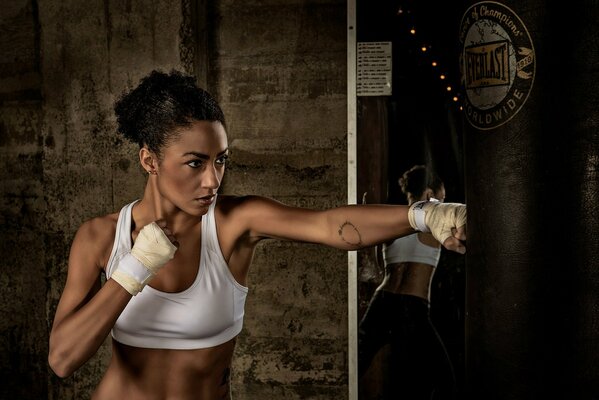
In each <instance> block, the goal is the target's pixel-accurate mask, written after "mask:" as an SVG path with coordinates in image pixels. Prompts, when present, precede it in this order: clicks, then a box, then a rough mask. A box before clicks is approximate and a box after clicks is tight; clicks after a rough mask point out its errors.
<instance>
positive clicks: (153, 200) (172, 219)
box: [139, 175, 201, 233]
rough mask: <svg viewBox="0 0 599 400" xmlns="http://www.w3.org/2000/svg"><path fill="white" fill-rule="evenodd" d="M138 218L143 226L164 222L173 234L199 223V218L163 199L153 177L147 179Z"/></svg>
mask: <svg viewBox="0 0 599 400" xmlns="http://www.w3.org/2000/svg"><path fill="white" fill-rule="evenodd" d="M139 217H140V221H143V222H144V225H145V224H147V223H150V222H152V221H157V220H164V221H166V224H167V226H168V227H169V229H170V230H171V231H172V232H173V233H177V232H184V231H187V230H188V229H190V228H192V227H193V226H195V225H196V224H197V223H198V222H200V221H201V218H197V217H195V216H192V215H189V214H187V213H185V212H184V211H182V210H181V209H179V208H177V207H176V206H175V205H174V204H173V203H171V202H170V201H169V200H167V199H165V198H164V197H163V196H162V195H161V194H160V191H159V190H158V185H157V182H156V177H155V176H154V175H150V176H149V177H148V181H147V183H146V187H145V189H144V194H143V197H142V199H141V201H140V202H139Z"/></svg>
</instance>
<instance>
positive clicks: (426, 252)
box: [383, 233, 441, 267]
mask: <svg viewBox="0 0 599 400" xmlns="http://www.w3.org/2000/svg"><path fill="white" fill-rule="evenodd" d="M440 256H441V248H440V247H431V246H427V245H426V244H424V243H422V242H421V241H420V240H419V239H418V234H417V233H414V234H412V235H408V236H403V237H400V238H398V239H395V240H394V241H393V243H391V244H390V245H388V246H386V245H385V246H383V260H384V261H385V265H388V264H397V263H401V262H418V263H423V264H427V265H432V266H433V267H436V266H437V265H438V264H439V258H440Z"/></svg>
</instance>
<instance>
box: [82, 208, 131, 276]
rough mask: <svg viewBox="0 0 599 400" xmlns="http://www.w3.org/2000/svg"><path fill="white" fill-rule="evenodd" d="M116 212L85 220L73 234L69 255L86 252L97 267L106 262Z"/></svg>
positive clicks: (111, 241)
mask: <svg viewBox="0 0 599 400" xmlns="http://www.w3.org/2000/svg"><path fill="white" fill-rule="evenodd" d="M118 216H119V214H118V213H113V214H107V215H104V216H99V217H94V218H92V219H89V220H87V221H85V222H84V223H83V224H81V226H80V227H79V229H78V230H77V233H76V234H75V238H74V239H73V244H72V247H71V256H77V255H79V254H86V255H87V258H88V259H91V260H93V261H94V263H95V264H96V266H97V267H98V268H102V269H103V268H104V266H105V265H106V263H107V262H108V258H109V256H110V252H111V250H112V244H113V242H114V237H115V232H116V224H117V221H118Z"/></svg>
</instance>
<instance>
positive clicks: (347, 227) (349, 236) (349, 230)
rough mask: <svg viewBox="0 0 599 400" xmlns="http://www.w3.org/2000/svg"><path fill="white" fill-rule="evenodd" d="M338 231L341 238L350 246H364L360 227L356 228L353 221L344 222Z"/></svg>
mask: <svg viewBox="0 0 599 400" xmlns="http://www.w3.org/2000/svg"><path fill="white" fill-rule="evenodd" d="M338 232H339V237H340V238H341V240H343V241H344V242H345V243H347V244H349V245H350V246H354V247H359V246H362V235H360V231H359V230H358V228H356V226H355V225H354V224H352V223H351V222H349V221H345V222H344V223H343V224H341V226H340V227H339V231H338Z"/></svg>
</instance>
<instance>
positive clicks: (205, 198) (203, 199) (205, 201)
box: [195, 194, 215, 206]
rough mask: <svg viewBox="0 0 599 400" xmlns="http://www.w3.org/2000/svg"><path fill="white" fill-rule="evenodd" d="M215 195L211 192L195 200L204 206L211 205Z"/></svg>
mask: <svg viewBox="0 0 599 400" xmlns="http://www.w3.org/2000/svg"><path fill="white" fill-rule="evenodd" d="M214 197H215V196H214V195H213V194H211V195H208V196H203V197H198V198H196V199H195V201H196V202H198V203H199V204H200V205H202V206H209V205H210V204H212V202H213V201H214Z"/></svg>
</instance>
